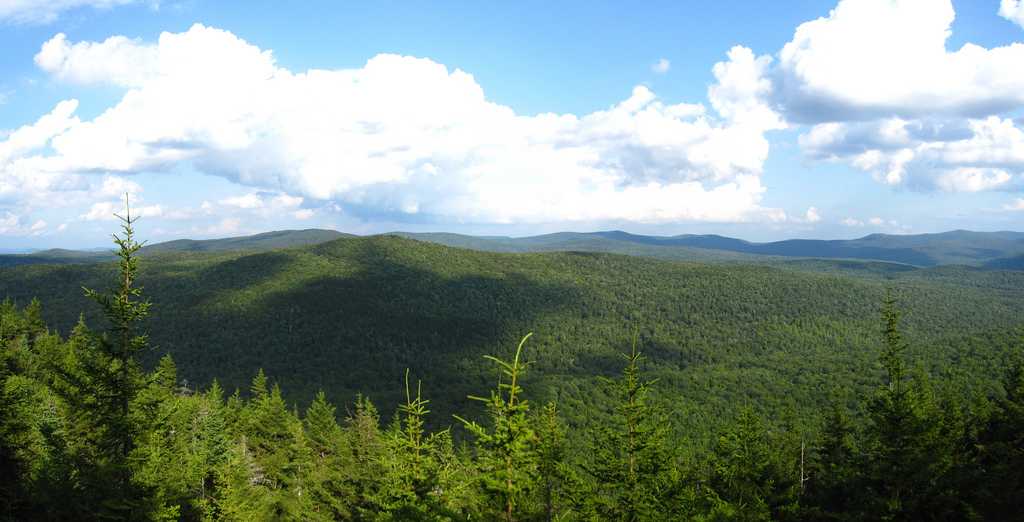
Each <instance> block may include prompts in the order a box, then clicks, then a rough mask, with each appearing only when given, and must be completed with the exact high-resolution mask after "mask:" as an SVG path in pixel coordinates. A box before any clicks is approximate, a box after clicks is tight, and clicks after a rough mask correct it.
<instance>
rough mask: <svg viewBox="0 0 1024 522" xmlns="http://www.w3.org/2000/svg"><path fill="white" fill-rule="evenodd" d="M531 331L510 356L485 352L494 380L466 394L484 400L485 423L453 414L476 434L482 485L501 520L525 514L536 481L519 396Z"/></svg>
mask: <svg viewBox="0 0 1024 522" xmlns="http://www.w3.org/2000/svg"><path fill="white" fill-rule="evenodd" d="M531 335H532V334H526V336H525V337H523V339H522V340H521V341H520V342H519V346H518V347H517V348H516V353H515V356H514V358H513V359H512V361H504V360H502V359H499V358H497V357H493V356H490V355H488V356H486V358H487V359H488V360H490V361H492V362H493V363H495V365H497V366H498V369H499V374H498V386H497V388H496V389H494V390H492V391H491V395H490V397H486V398H485V397H476V396H470V398H471V399H473V400H477V401H480V402H483V403H484V405H485V406H486V408H487V413H488V416H489V417H490V422H489V423H488V425H487V426H486V427H485V426H483V425H480V424H477V423H476V422H471V421H467V420H465V419H463V418H462V417H459V416H455V418H456V419H458V420H459V421H460V422H462V424H463V426H465V427H466V429H467V430H468V431H469V432H470V433H471V434H472V435H473V436H474V439H475V443H476V448H477V462H478V465H479V468H480V487H481V490H482V491H483V493H484V495H485V497H486V498H487V499H488V501H489V502H490V505H491V507H492V509H493V510H494V511H493V512H492V513H493V514H494V515H496V516H498V517H500V519H502V520H505V522H513V521H515V520H520V519H522V518H523V514H522V513H521V504H523V503H524V502H525V501H526V499H528V498H529V494H530V493H531V491H532V489H533V488H534V487H535V485H536V481H537V452H536V444H537V440H536V433H535V432H534V430H533V428H532V427H531V426H530V419H529V418H528V417H527V414H528V412H529V411H530V405H529V403H528V402H527V401H526V400H525V399H523V398H522V391H523V390H522V388H521V387H520V385H519V383H520V379H521V378H522V376H523V373H524V372H525V370H526V363H525V362H523V361H521V357H522V352H523V345H525V344H526V341H527V339H529V338H530V336H531ZM506 379H507V381H506Z"/></svg>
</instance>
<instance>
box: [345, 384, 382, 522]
mask: <svg viewBox="0 0 1024 522" xmlns="http://www.w3.org/2000/svg"><path fill="white" fill-rule="evenodd" d="M343 433H344V448H345V449H344V451H343V453H342V466H343V468H342V469H343V476H344V480H345V491H346V492H348V493H349V494H350V495H351V498H352V500H351V511H352V514H353V515H352V519H353V520H372V519H373V518H375V512H374V508H375V505H376V504H375V503H374V499H376V498H379V495H380V490H381V488H382V487H383V480H382V477H383V476H384V466H383V465H382V461H383V459H384V452H385V443H384V438H383V435H382V434H381V432H380V414H379V413H378V412H377V408H376V407H375V406H374V405H373V402H371V401H370V399H368V398H366V397H364V396H362V395H360V396H357V397H356V403H355V407H354V411H353V413H352V415H351V416H350V417H349V418H348V419H347V420H346V426H345V429H344V431H343Z"/></svg>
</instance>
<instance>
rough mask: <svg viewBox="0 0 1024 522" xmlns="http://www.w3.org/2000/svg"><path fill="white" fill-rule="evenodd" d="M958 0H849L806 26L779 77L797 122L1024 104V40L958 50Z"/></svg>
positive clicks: (785, 52) (984, 111)
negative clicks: (954, 41)
mask: <svg viewBox="0 0 1024 522" xmlns="http://www.w3.org/2000/svg"><path fill="white" fill-rule="evenodd" d="M953 18H954V11H953V4H952V3H951V1H950V0H841V1H840V2H839V4H838V5H837V6H836V7H835V9H833V10H832V11H831V12H830V13H829V15H828V16H827V17H823V18H819V19H817V20H813V21H810V22H806V23H804V24H801V25H800V26H799V27H797V29H796V32H795V34H794V35H793V40H792V41H790V42H789V43H787V44H786V45H785V46H784V47H783V49H782V51H781V52H780V53H779V68H778V71H777V82H778V84H779V87H780V88H779V90H778V94H779V95H780V101H781V103H782V104H783V105H784V107H785V108H786V111H785V112H786V115H787V116H788V117H789V118H790V119H792V120H794V121H803V122H822V121H844V120H850V119H857V120H863V119H868V118H872V117H888V116H897V115H898V116H903V117H918V116H925V115H927V116H935V115H939V114H947V115H960V116H975V117H977V116H987V115H991V114H996V113H999V112H1002V111H1005V110H1009V109H1012V108H1014V107H1019V106H1021V105H1022V104H1024V67H1020V64H1021V63H1022V62H1024V44H1020V43H1014V44H1011V45H1008V46H1003V47H996V48H992V49H986V48H983V47H980V46H978V45H975V44H970V43H968V44H965V45H963V46H962V47H961V48H960V49H958V50H955V51H948V50H947V49H946V41H947V39H948V38H949V36H950V34H951V30H950V27H951V25H952V23H953Z"/></svg>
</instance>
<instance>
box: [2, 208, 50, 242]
mask: <svg viewBox="0 0 1024 522" xmlns="http://www.w3.org/2000/svg"><path fill="white" fill-rule="evenodd" d="M45 231H46V222H45V221H43V220H41V219H39V220H36V221H32V222H30V221H28V220H26V219H25V218H24V217H23V216H19V215H17V214H15V213H13V212H11V211H9V210H8V211H4V212H3V213H2V214H0V235H4V236H38V235H40V234H42V233H43V232H45Z"/></svg>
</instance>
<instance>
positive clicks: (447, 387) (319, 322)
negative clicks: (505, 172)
mask: <svg viewBox="0 0 1024 522" xmlns="http://www.w3.org/2000/svg"><path fill="white" fill-rule="evenodd" d="M353 241H361V242H362V244H359V245H358V248H355V249H350V250H347V251H346V252H345V253H344V256H342V257H339V258H338V260H337V261H336V262H335V263H332V264H330V265H327V266H326V267H323V269H322V270H321V271H318V272H317V273H316V274H313V275H311V274H296V273H292V272H290V271H293V270H294V269H295V266H290V265H291V263H292V261H291V258H290V257H289V256H288V255H286V254H275V253H265V254H256V255H252V256H245V257H242V258H238V259H235V260H231V261H228V262H224V263H218V264H216V265H214V266H212V267H209V268H206V269H204V270H202V271H200V272H199V273H198V274H194V275H193V276H192V277H187V276H180V277H176V276H174V275H172V274H165V277H163V278H157V280H156V281H154V282H153V284H151V292H150V295H153V296H154V301H155V303H156V308H155V309H154V312H155V314H156V320H155V321H153V323H152V324H151V333H152V337H153V339H154V341H155V342H158V343H160V344H161V345H162V346H163V347H164V348H165V349H166V350H162V351H169V352H171V353H172V354H173V356H174V358H175V361H176V362H177V363H178V366H179V368H180V369H181V374H182V375H184V376H188V377H190V378H192V379H195V380H198V381H199V382H202V383H206V382H209V380H211V379H212V378H214V377H216V378H219V379H220V380H221V382H222V384H224V385H225V387H226V388H227V389H228V390H231V389H233V388H235V387H239V388H240V389H242V390H243V391H244V390H247V389H248V383H249V381H250V379H251V378H252V376H253V375H254V374H255V372H256V370H257V369H258V368H263V369H264V371H265V372H266V373H267V375H268V376H269V377H271V379H272V380H276V381H277V382H280V384H281V386H282V388H283V390H284V391H285V393H286V396H287V397H288V398H289V399H291V400H297V401H298V402H299V404H302V405H305V404H306V403H307V401H308V400H310V399H311V398H312V395H313V394H314V393H315V392H316V391H317V390H318V389H321V388H322V389H324V390H325V391H327V392H328V396H329V398H330V399H331V400H332V401H334V402H335V404H337V405H338V406H339V411H342V410H343V405H345V404H349V403H351V402H352V400H353V399H354V397H355V394H356V393H364V394H367V395H369V396H370V397H371V398H373V399H374V400H375V402H377V403H378V406H379V407H380V409H381V410H382V412H383V413H385V414H388V413H390V412H392V411H393V408H394V407H395V406H396V405H397V403H398V401H399V400H400V399H402V398H404V395H403V394H404V390H403V386H402V379H403V374H404V371H405V369H406V368H409V369H410V371H411V375H412V378H413V379H417V378H419V379H423V381H424V383H423V391H424V395H425V396H426V398H428V399H430V400H432V406H433V409H434V410H435V414H436V415H433V414H432V417H433V418H434V420H435V421H436V422H440V423H442V424H444V423H448V422H451V420H450V419H451V417H450V415H449V413H451V409H450V407H451V406H454V407H455V411H465V409H464V407H465V406H466V405H467V401H466V395H467V394H477V395H479V394H486V389H487V388H489V387H491V386H493V384H494V382H495V379H496V377H495V371H494V366H493V364H492V363H490V362H488V361H486V360H484V359H483V355H485V354H492V355H497V356H501V357H510V356H511V354H512V352H513V351H514V349H515V344H516V342H517V341H518V340H519V339H520V337H521V336H522V335H523V334H525V333H526V332H528V331H530V329H531V327H532V323H533V322H534V320H535V318H537V317H538V316H540V315H541V314H544V313H546V312H548V311H551V310H554V309H557V308H560V307H565V306H570V305H571V304H572V303H573V302H575V301H577V300H578V292H579V289H577V288H574V287H565V286H559V285H549V284H545V283H543V282H539V281H537V280H535V279H534V278H532V277H530V276H529V275H527V274H524V273H521V272H518V271H499V272H498V273H496V274H495V273H493V271H494V269H495V268H496V266H495V265H493V264H488V265H487V268H488V269H490V270H491V271H492V273H491V274H489V275H467V274H472V270H464V271H463V272H464V273H463V275H457V276H445V275H441V273H443V272H444V271H443V270H440V269H441V268H443V267H438V268H439V270H432V269H431V267H432V266H436V264H434V265H432V264H431V263H436V262H444V260H445V258H444V256H445V255H446V254H450V252H449V251H448V250H446V249H443V248H442V247H436V246H429V247H426V248H425V249H424V250H423V251H424V252H425V254H424V255H426V256H433V257H431V258H430V259H428V260H427V261H425V262H423V261H421V259H420V258H414V259H413V260H411V261H410V260H409V259H406V258H405V257H404V256H396V255H393V253H392V252H390V251H389V250H388V249H387V248H382V245H381V242H380V241H379V240H353ZM396 241H408V240H396ZM391 246H394V245H391ZM400 246H406V245H404V244H403V245H400ZM408 246H410V247H412V248H417V249H420V248H423V247H420V246H417V244H415V243H413V242H411V241H409V242H408ZM315 252H316V253H318V254H320V255H321V257H323V258H329V257H330V254H329V253H327V254H325V253H324V250H323V249H319V248H318V249H317V250H315ZM419 252H420V251H419V250H417V251H416V252H415V253H419ZM458 255H466V254H464V253H460V254H458ZM474 255H475V254H474ZM342 260H343V261H344V263H343V264H344V268H345V269H344V270H341V269H339V267H341V265H342V262H341V261H342ZM296 266H298V265H296ZM497 268H498V269H499V270H500V267H497ZM271 277H277V278H294V280H295V281H294V283H292V282H290V281H289V282H288V284H282V285H280V286H279V287H275V289H274V290H273V291H268V292H265V293H263V294H260V295H258V297H257V298H256V299H255V301H253V302H249V303H247V304H246V306H237V307H232V306H230V303H222V302H220V301H222V300H229V299H232V297H231V296H232V295H235V294H236V293H237V292H238V291H239V290H244V289H245V288H246V287H247V286H250V285H254V284H257V283H261V282H264V281H266V280H267V279H268V278H271ZM190 279H191V281H189V280H190ZM186 283H194V284H186ZM190 287H191V288H190ZM214 304H216V305H217V306H213V305H214ZM225 304H227V305H228V306H224V305H225ZM172 306H173V308H171V307H172Z"/></svg>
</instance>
